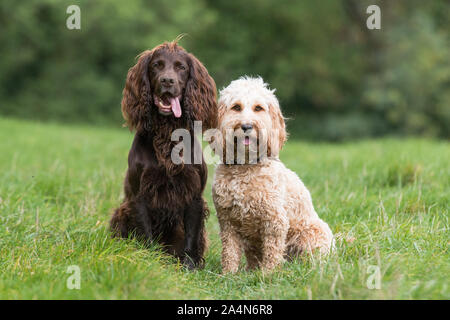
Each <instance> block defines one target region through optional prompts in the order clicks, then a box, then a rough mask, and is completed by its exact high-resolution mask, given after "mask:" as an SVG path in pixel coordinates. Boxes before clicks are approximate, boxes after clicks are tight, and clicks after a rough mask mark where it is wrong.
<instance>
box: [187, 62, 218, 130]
mask: <svg viewBox="0 0 450 320" xmlns="http://www.w3.org/2000/svg"><path fill="white" fill-rule="evenodd" d="M189 60H190V63H189V68H190V71H189V80H188V82H187V84H186V91H185V97H184V103H185V104H186V105H187V106H188V108H189V109H190V112H191V115H192V120H197V121H202V129H203V131H205V130H207V129H210V128H216V127H217V102H216V95H217V93H216V83H215V82H214V80H213V79H212V78H211V76H210V75H209V74H208V70H206V68H205V66H203V64H202V63H201V62H200V61H199V60H198V59H197V58H195V57H194V56H193V55H192V54H189Z"/></svg>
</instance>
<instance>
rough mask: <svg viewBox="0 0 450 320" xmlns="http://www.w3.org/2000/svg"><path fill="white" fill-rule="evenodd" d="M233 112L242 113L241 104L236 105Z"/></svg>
mask: <svg viewBox="0 0 450 320" xmlns="http://www.w3.org/2000/svg"><path fill="white" fill-rule="evenodd" d="M231 109H232V110H234V111H241V109H242V108H241V106H240V105H239V104H235V105H234V106H232V107H231Z"/></svg>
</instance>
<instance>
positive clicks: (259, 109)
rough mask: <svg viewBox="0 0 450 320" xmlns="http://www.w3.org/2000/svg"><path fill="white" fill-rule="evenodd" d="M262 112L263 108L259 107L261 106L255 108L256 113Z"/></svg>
mask: <svg viewBox="0 0 450 320" xmlns="http://www.w3.org/2000/svg"><path fill="white" fill-rule="evenodd" d="M262 110H264V108H263V107H261V106H259V105H258V106H256V107H255V111H256V112H258V111H262Z"/></svg>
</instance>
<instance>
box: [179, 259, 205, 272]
mask: <svg viewBox="0 0 450 320" xmlns="http://www.w3.org/2000/svg"><path fill="white" fill-rule="evenodd" d="M181 263H182V264H183V266H184V267H185V268H187V269H188V270H196V269H203V268H204V266H205V260H204V259H203V258H200V257H190V256H188V255H185V256H184V257H183V258H182V259H181Z"/></svg>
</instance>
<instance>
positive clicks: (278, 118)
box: [267, 99, 287, 157]
mask: <svg viewBox="0 0 450 320" xmlns="http://www.w3.org/2000/svg"><path fill="white" fill-rule="evenodd" d="M269 114H270V117H271V119H272V129H271V132H269V139H268V140H269V141H268V146H267V155H268V156H269V157H270V156H278V154H279V153H280V150H281V149H282V148H283V145H284V143H285V142H286V140H287V132H286V124H285V122H284V117H283V114H282V113H281V109H280V106H279V104H278V101H277V100H276V99H274V101H271V102H270V103H269Z"/></svg>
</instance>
